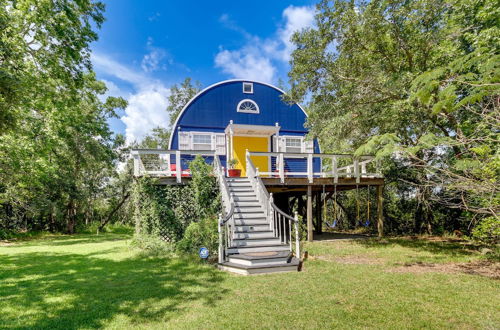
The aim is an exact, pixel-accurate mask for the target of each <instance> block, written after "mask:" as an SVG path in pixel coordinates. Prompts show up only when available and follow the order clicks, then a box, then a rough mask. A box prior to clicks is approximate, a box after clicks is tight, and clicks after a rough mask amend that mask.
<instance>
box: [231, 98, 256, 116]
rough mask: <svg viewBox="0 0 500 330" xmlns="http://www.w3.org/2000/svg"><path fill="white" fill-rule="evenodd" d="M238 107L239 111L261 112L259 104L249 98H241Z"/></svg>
mask: <svg viewBox="0 0 500 330" xmlns="http://www.w3.org/2000/svg"><path fill="white" fill-rule="evenodd" d="M236 109H237V111H238V112H245V113H259V106H258V105H257V103H255V102H254V101H252V100H249V99H245V100H241V101H240V103H238V107H237V108H236Z"/></svg>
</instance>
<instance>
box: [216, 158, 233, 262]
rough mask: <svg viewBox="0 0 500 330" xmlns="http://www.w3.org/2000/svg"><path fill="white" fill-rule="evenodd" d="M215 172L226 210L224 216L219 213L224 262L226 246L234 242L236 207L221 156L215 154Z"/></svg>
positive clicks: (221, 253) (220, 259)
mask: <svg viewBox="0 0 500 330" xmlns="http://www.w3.org/2000/svg"><path fill="white" fill-rule="evenodd" d="M214 172H215V176H216V178H217V181H218V182H219V188H220V191H221V195H222V202H223V203H224V208H225V210H226V215H225V216H224V217H223V216H222V214H219V221H218V226H217V231H218V233H219V263H223V262H224V261H225V259H226V248H228V247H230V246H231V245H232V243H233V235H234V228H235V224H234V210H235V208H236V206H235V203H234V201H233V199H232V198H231V194H230V193H229V185H228V184H227V180H226V175H225V173H224V168H223V167H222V164H221V162H220V159H219V156H218V155H215V156H214Z"/></svg>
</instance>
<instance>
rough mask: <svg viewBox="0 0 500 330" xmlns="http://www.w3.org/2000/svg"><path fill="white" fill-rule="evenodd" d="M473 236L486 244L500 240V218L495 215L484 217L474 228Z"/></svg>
mask: <svg viewBox="0 0 500 330" xmlns="http://www.w3.org/2000/svg"><path fill="white" fill-rule="evenodd" d="M472 238H473V239H474V240H476V241H480V242H483V243H486V244H497V243H499V242H500V220H498V219H496V218H495V217H488V218H485V219H483V220H482V221H481V222H480V223H479V224H478V225H477V226H476V227H475V228H474V229H473V230H472Z"/></svg>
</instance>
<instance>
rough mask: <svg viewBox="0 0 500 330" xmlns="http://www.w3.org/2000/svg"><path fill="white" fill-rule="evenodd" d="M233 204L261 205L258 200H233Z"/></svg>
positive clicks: (242, 205)
mask: <svg viewBox="0 0 500 330" xmlns="http://www.w3.org/2000/svg"><path fill="white" fill-rule="evenodd" d="M234 205H235V206H238V207H262V205H261V204H260V203H259V201H258V200H249V201H234Z"/></svg>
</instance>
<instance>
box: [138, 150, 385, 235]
mask: <svg viewBox="0 0 500 330" xmlns="http://www.w3.org/2000/svg"><path fill="white" fill-rule="evenodd" d="M132 156H133V159H134V174H135V176H138V177H139V176H149V177H154V178H157V181H156V184H159V185H185V184H188V183H189V181H190V180H191V177H190V175H191V173H190V171H189V162H190V161H191V160H192V159H194V157H196V156H202V157H203V158H205V160H206V161H207V163H210V164H212V163H213V162H214V159H216V158H217V159H219V155H217V154H216V153H215V152H214V151H191V150H190V151H180V150H160V149H135V150H133V151H132ZM222 157H224V156H222ZM255 157H259V158H260V159H262V158H264V157H265V158H266V159H267V162H268V166H267V170H266V171H265V172H264V171H259V168H256V167H255V166H254V164H253V161H252V160H253V159H255ZM225 164H226V162H225V160H223V161H220V166H221V170H222V171H224V172H227V168H226V167H225ZM289 164H293V165H294V167H293V168H292V167H291V166H290V165H289ZM246 169H247V173H249V177H250V176H252V178H258V179H259V182H261V183H262V185H264V186H265V189H266V190H267V192H268V193H272V194H275V195H276V197H279V198H280V199H281V200H282V205H283V207H286V209H288V211H291V208H290V207H289V206H288V204H289V203H288V201H290V200H291V199H292V198H294V199H296V200H298V199H297V197H300V199H302V196H306V205H305V207H304V210H305V211H304V212H303V214H302V215H303V218H306V219H307V229H308V240H309V241H312V240H313V218H316V221H315V222H316V228H317V230H318V228H319V230H321V224H322V221H323V219H322V207H323V206H322V204H324V202H325V201H328V200H329V199H331V198H332V196H334V194H336V193H337V192H341V191H346V190H353V189H356V190H358V189H364V190H366V191H368V193H370V192H371V189H367V188H370V187H374V188H375V192H376V205H377V212H376V222H377V230H378V234H379V236H382V235H383V213H382V203H383V187H384V177H383V175H382V174H381V172H380V170H379V166H378V162H377V161H376V159H375V157H374V156H371V155H362V156H355V155H353V154H317V153H284V152H251V151H247V155H246ZM276 200H278V198H276ZM313 200H314V204H315V206H314V211H313ZM299 209H300V207H299ZM313 214H314V216H313Z"/></svg>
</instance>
